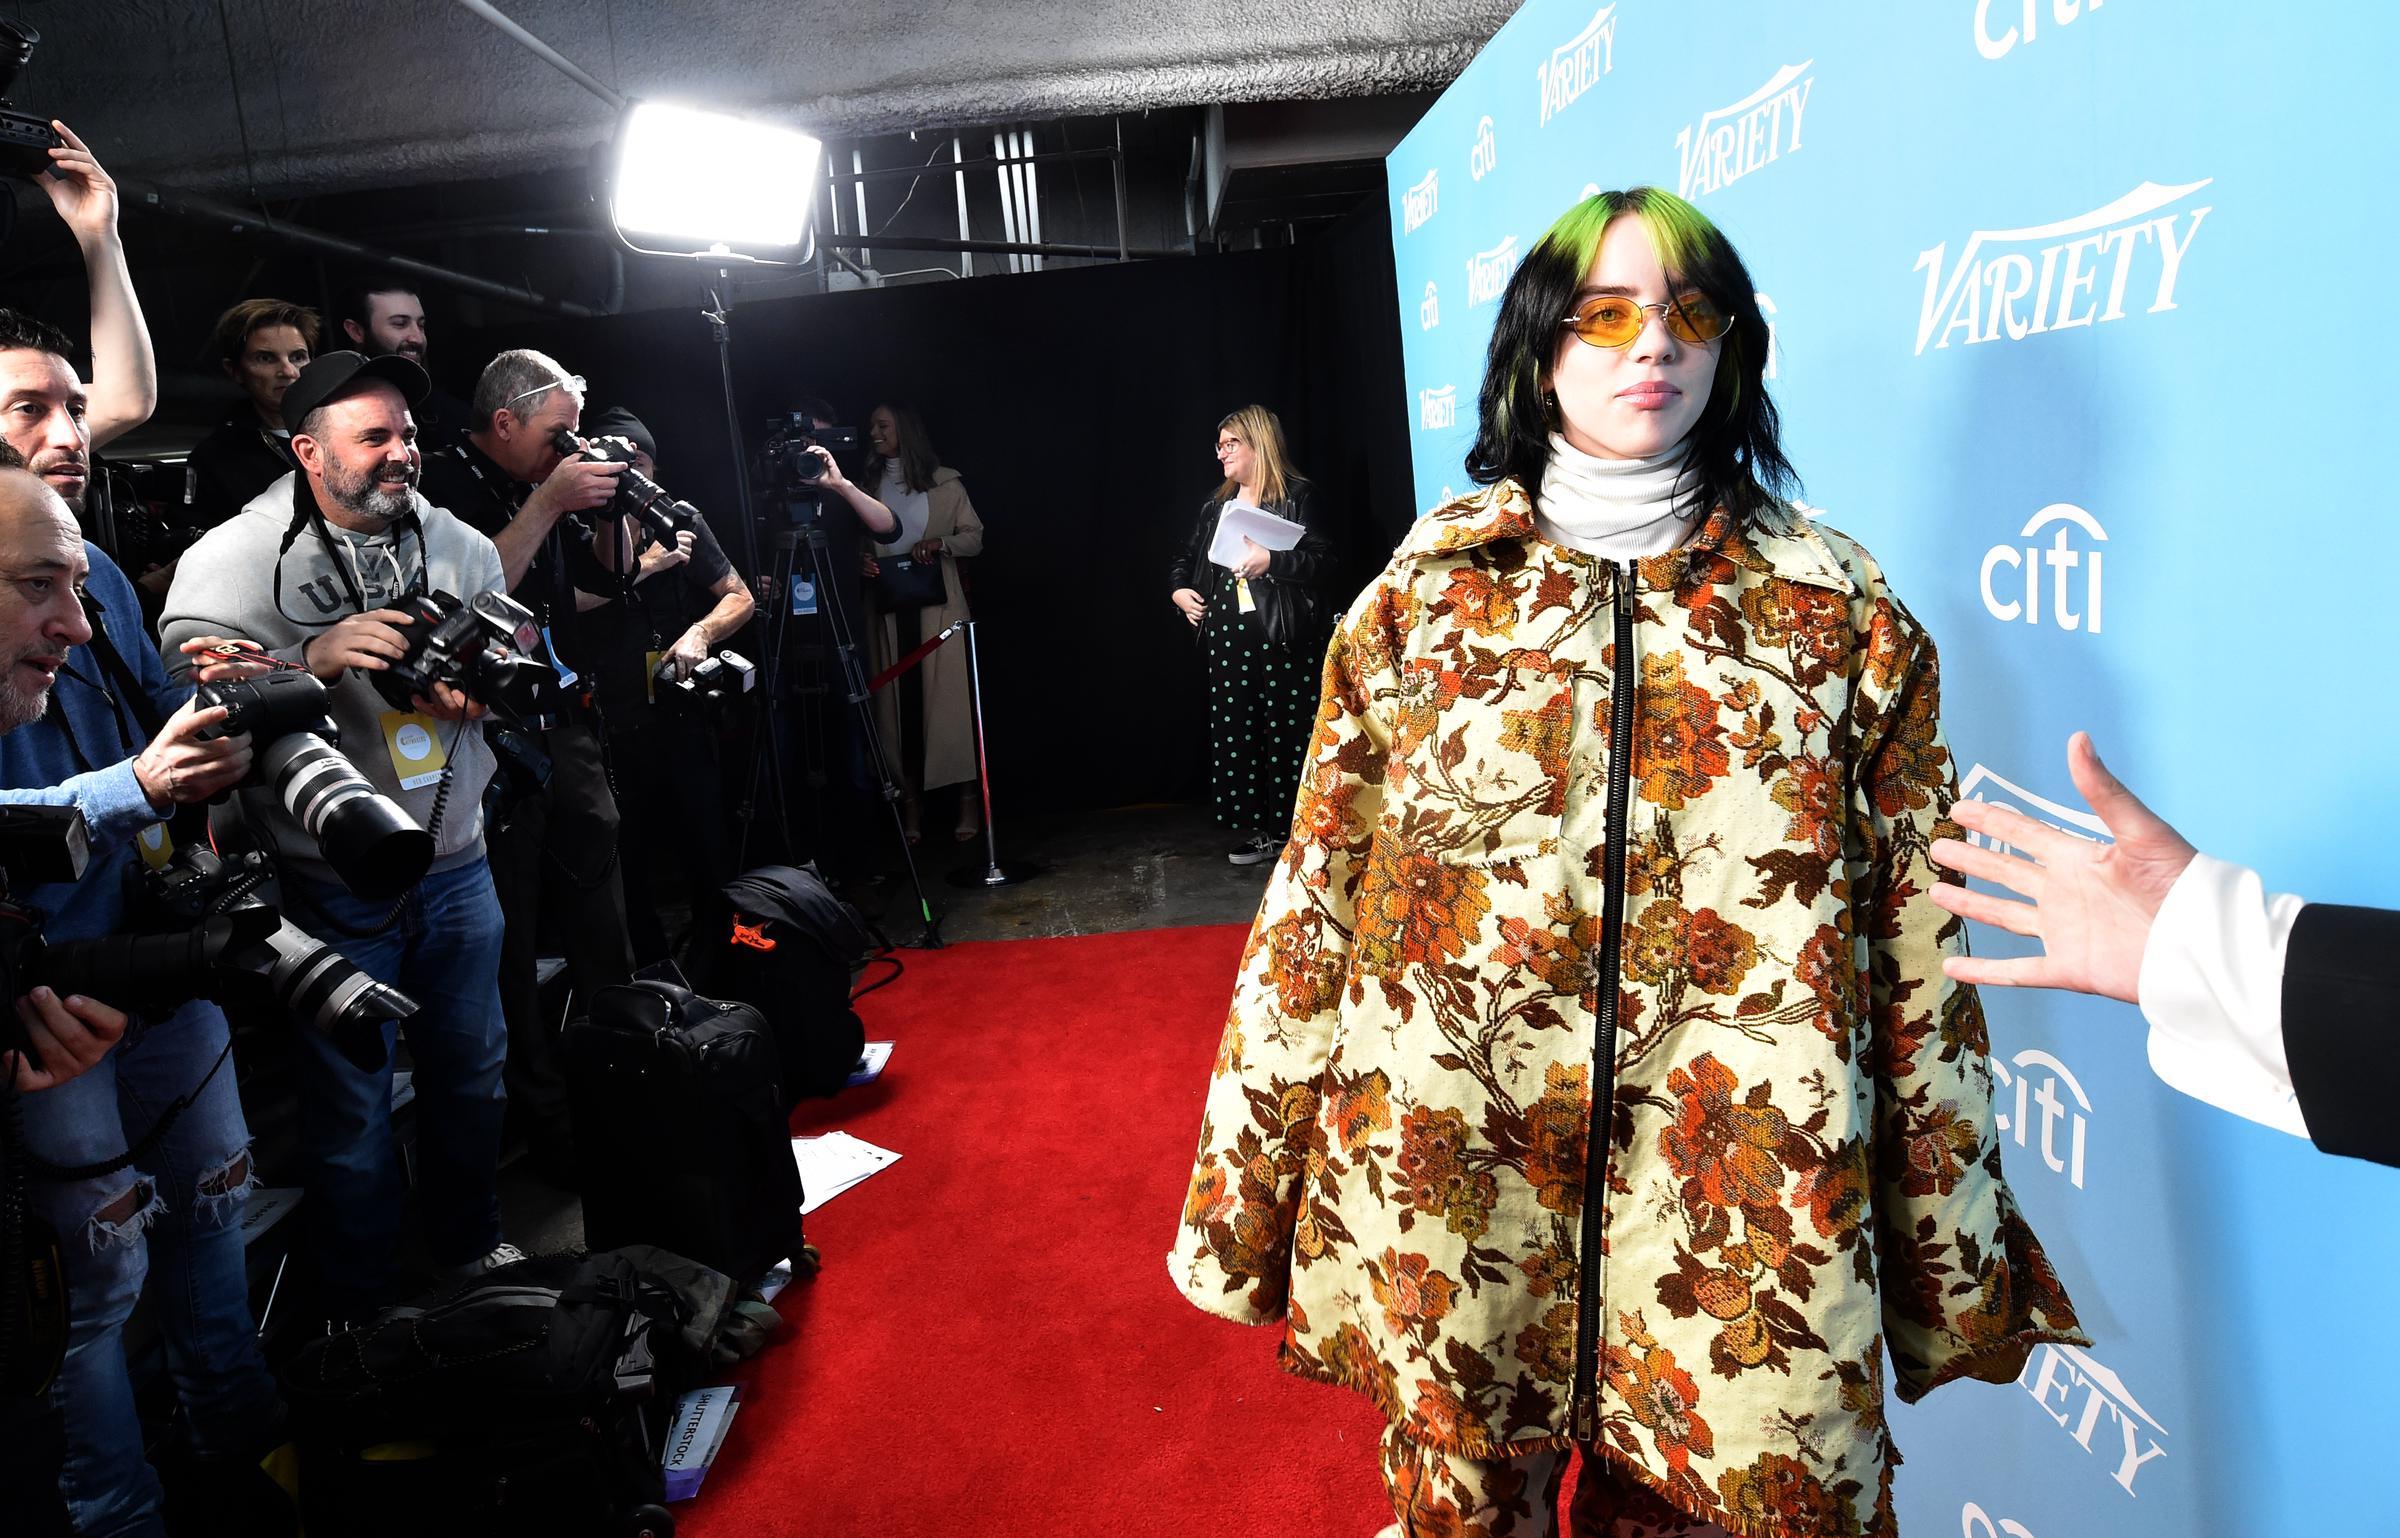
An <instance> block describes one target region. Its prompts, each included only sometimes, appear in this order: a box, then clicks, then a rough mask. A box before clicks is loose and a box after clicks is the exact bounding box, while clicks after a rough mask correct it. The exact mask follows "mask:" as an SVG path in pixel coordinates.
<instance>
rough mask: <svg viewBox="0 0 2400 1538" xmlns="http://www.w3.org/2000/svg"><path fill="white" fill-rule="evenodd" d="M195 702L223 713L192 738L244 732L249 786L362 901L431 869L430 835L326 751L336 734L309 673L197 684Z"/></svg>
mask: <svg viewBox="0 0 2400 1538" xmlns="http://www.w3.org/2000/svg"><path fill="white" fill-rule="evenodd" d="M375 676H376V677H377V679H378V680H380V679H381V678H382V677H383V676H384V675H382V674H380V673H379V674H377V675H375ZM197 697H198V700H199V703H200V704H202V705H218V706H222V707H224V710H225V719H224V720H223V721H220V722H218V723H217V724H216V725H215V726H212V727H210V728H208V730H207V731H205V732H203V733H202V734H201V735H202V736H204V737H210V738H215V737H233V736H238V735H240V734H241V733H243V732H248V733H249V734H250V740H251V747H252V752H253V754H254V758H253V763H254V764H255V766H256V767H255V768H254V769H253V770H252V771H251V777H250V778H251V783H253V784H258V785H266V786H270V787H272V788H273V789H274V792H275V795H276V798H277V799H278V800H280V801H281V802H282V803H283V809H284V810H285V811H286V812H289V813H290V814H291V817H292V820H293V821H294V822H296V823H298V824H300V826H301V828H302V829H303V830H305V831H306V832H307V834H308V836H309V837H310V838H313V839H315V840H316V841H317V845H318V847H319V849H321V850H322V851H323V853H324V856H325V863H326V864H328V865H330V866H332V867H333V873H334V874H335V875H337V876H339V877H341V879H342V885H344V886H346V887H348V888H349V889H350V890H351V891H353V892H356V893H357V894H358V895H359V896H361V897H365V898H369V899H376V898H384V897H397V896H399V895H400V894H401V893H402V892H405V891H407V890H408V889H409V888H410V887H412V886H414V885H416V884H417V878H418V877H420V876H422V875H424V874H425V872H426V871H427V870H428V869H430V868H431V867H432V865H433V835H432V834H430V833H428V832H426V831H425V830H424V829H423V828H420V827H418V826H417V825H416V823H415V822H414V821H412V820H411V819H410V817H409V815H408V813H406V812H405V811H402V810H401V808H400V805H399V803H398V802H396V801H394V800H393V799H392V798H391V797H389V796H387V795H385V794H383V792H381V791H379V790H377V789H376V788H375V787H374V786H373V785H372V784H370V783H369V782H368V780H367V777H366V776H365V775H363V774H361V773H359V772H358V769H357V768H356V766H354V765H353V764H352V763H351V762H350V760H348V759H347V758H344V757H343V756H342V754H341V751H340V750H339V749H337V748H336V747H335V746H334V744H335V743H336V742H339V741H340V740H341V732H340V730H339V728H337V727H336V726H335V725H334V724H333V718H332V717H331V716H330V715H328V714H326V694H325V686H324V685H323V684H321V683H319V682H318V681H317V679H316V676H315V675H314V674H312V673H309V672H307V671H306V670H304V669H296V668H295V669H286V670H282V671H278V672H273V673H269V674H267V675H266V676H265V677H263V678H251V679H245V680H242V681H240V682H238V683H213V684H202V685H200V687H199V689H198V691H197ZM404 698H405V697H404Z"/></svg>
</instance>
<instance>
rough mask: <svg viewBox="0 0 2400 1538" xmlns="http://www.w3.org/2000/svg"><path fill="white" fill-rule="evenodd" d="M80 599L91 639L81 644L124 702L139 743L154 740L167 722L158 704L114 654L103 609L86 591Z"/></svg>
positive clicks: (130, 667)
mask: <svg viewBox="0 0 2400 1538" xmlns="http://www.w3.org/2000/svg"><path fill="white" fill-rule="evenodd" d="M80 596H81V597H82V599H83V617H84V619H85V621H86V622H87V623H89V624H90V625H91V627H92V638H91V640H89V641H87V642H85V643H84V644H85V645H87V646H89V647H90V648H91V649H92V655H93V656H95V657H97V658H99V659H100V671H101V672H103V673H105V674H107V675H108V678H109V680H110V682H112V683H114V684H115V685H116V688H117V693H118V695H119V696H120V697H121V698H122V699H123V700H124V702H125V708H126V709H127V710H130V711H132V712H133V719H134V720H135V722H136V723H138V724H139V725H140V727H141V729H142V732H143V741H144V742H148V741H151V740H153V739H155V738H156V737H157V736H158V734H159V733H160V732H163V731H165V730H166V729H167V718H166V717H165V716H164V715H162V714H160V712H159V708H158V702H157V701H156V700H154V699H152V698H151V697H150V691H149V690H148V689H147V688H146V687H144V686H143V684H142V680H141V678H140V677H139V676H138V675H137V674H136V673H135V672H134V671H133V665H132V664H131V663H129V662H127V661H126V660H125V654H124V653H123V652H120V651H118V650H117V643H116V641H115V640H114V639H112V638H111V637H110V635H109V633H108V608H107V606H106V605H104V604H102V603H101V602H100V600H99V599H97V598H94V597H93V596H92V595H91V593H90V592H89V591H86V592H84V593H83V594H81V595H80ZM140 746H141V744H140V743H136V744H135V747H136V748H137V749H138V748H139V747H140Z"/></svg>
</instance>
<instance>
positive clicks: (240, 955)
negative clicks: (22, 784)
mask: <svg viewBox="0 0 2400 1538" xmlns="http://www.w3.org/2000/svg"><path fill="white" fill-rule="evenodd" d="M89 857H90V842H89V836H88V831H87V829H86V828H85V826H84V821H83V814H82V813H81V812H80V811H77V810H76V809H75V808H74V807H71V806H10V807H5V808H0V1049H9V1050H17V1051H23V1052H25V1053H27V1054H28V1055H29V1056H30V1055H32V1053H33V1047H32V1045H31V1043H30V1042H28V1041H27V1040H26V1039H25V1035H24V1030H23V1025H22V1022H20V1021H19V1020H18V1019H17V1015H16V1009H15V1002H16V1000H17V999H18V998H20V997H21V996H23V994H24V993H25V992H26V991H27V990H28V989H31V988H33V987H36V986H40V985H47V986H48V987H49V988H50V989H51V990H52V991H53V992H56V993H58V994H59V995H61V996H62V997H63V996H66V995H69V994H77V993H80V994H83V995H84V996H86V997H88V998H93V999H98V1000H99V1001H100V1002H102V1003H104V1004H108V1005H112V1006H114V1007H115V1008H118V1009H123V1010H129V1011H135V1012H139V1013H143V1014H150V1015H162V1014H165V1013H168V1012H169V1011H171V1010H173V1009H174V1008H176V1007H177V1006H178V1005H180V1004H182V1003H184V1002H185V1001H187V1000H190V999H196V998H219V999H221V998H224V997H225V996H227V995H228V994H238V993H239V992H241V991H243V990H244V989H253V990H255V989H262V988H263V990H264V991H265V992H266V994H267V995H268V996H270V997H272V998H273V999H274V1000H275V1001H276V1002H277V1003H278V1004H280V1005H282V1006H283V1008H284V1009H285V1010H286V1011H287V1012H289V1013H290V1015H291V1016H292V1018H293V1019H294V1020H295V1021H297V1022H298V1023H300V1024H301V1025H304V1026H307V1027H309V1028H310V1029H312V1030H316V1031H321V1032H323V1033H324V1034H325V1035H327V1036H328V1037H330V1038H331V1039H332V1041H333V1043H334V1045H335V1047H336V1048H338V1049H339V1050H340V1051H341V1053H342V1054H343V1056H345V1057H347V1058H349V1059H350V1060H351V1061H352V1062H354V1063H356V1064H358V1065H359V1066H360V1067H361V1068H374V1067H378V1066H380V1065H381V1064H382V1062H383V1060H384V1056H385V1052H386V1048H385V1046H384V1040H383V1026H384V1023H385V1022H386V1021H391V1020H404V1019H407V1018H408V1017H409V1016H411V1015H413V1014H415V1013H416V1012H417V1006H416V1004H415V1002H414V1001H413V1000H411V999H410V998H409V997H408V996H407V995H406V994H403V993H401V992H400V991H399V990H398V989H395V988H391V987H387V986H385V985H384V984H382V983H379V982H377V981H375V979H373V978H371V977H369V976H367V974H366V973H364V972H361V971H360V970H359V969H358V968H357V967H356V966H354V965H352V964H351V963H350V962H349V961H347V960H345V959H344V958H343V957H342V956H341V954H340V953H339V952H337V951H335V950H334V949H333V948H332V947H331V946H329V945H327V944H325V943H324V942H323V941H322V940H319V939H317V938H316V937H315V936H313V935H311V934H309V933H307V932H306V931H304V930H302V929H300V928H298V927H297V926H295V925H293V924H292V923H291V922H290V921H289V920H287V919H285V918H284V917H283V916H282V915H281V914H280V913H278V912H277V911H276V910H275V909H274V908H273V907H272V906H270V905H269V904H268V903H266V902H265V901H263V900H262V899H261V898H259V897H258V896H257V895H256V892H257V889H258V888H260V887H261V886H264V885H265V884H266V882H267V881H268V879H269V876H270V870H269V867H268V865H267V862H266V858H265V856H263V855H259V854H249V855H245V856H242V857H240V858H239V859H237V860H234V861H225V860H221V859H219V858H218V857H217V856H216V855H215V854H214V853H213V852H211V851H210V850H208V849H205V848H200V847H190V848H183V849H178V850H177V851H176V853H175V855H174V857H173V858H172V859H171V860H170V861H169V862H168V864H167V865H166V866H165V867H164V868H162V869H159V870H154V871H151V872H149V873H148V875H147V876H146V877H145V885H144V889H143V891H142V893H141V901H140V902H139V903H138V905H137V910H138V911H140V912H141V913H142V915H143V921H144V922H147V923H150V924H152V925H154V926H155V928H154V929H152V930H151V931H150V932H147V933H137V934H122V935H107V936H103V937H101V938H98V939H90V940H69V941H66V942H64V943H61V944H57V945H52V944H50V943H49V942H47V941H45V940H44V939H43V938H42V921H43V914H42V912H41V910H40V909H38V908H34V907H31V906H29V905H27V904H25V903H23V902H19V901H17V900H15V899H14V898H12V897H9V896H6V895H4V893H5V891H6V890H9V889H13V888H14V887H15V886H16V885H18V884H25V885H43V884H47V883H51V882H60V881H75V880H79V879H81V877H82V875H83V869H84V865H85V863H86V862H87V860H88V859H89Z"/></svg>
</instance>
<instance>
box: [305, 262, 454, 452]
mask: <svg viewBox="0 0 2400 1538" xmlns="http://www.w3.org/2000/svg"><path fill="white" fill-rule="evenodd" d="M334 318H335V319H336V320H338V321H340V322H341V326H342V335H344V336H346V337H348V338H349V339H350V346H351V347H352V348H353V349H354V350H356V351H358V352H362V353H365V354H366V355H367V356H368V357H370V358H373V357H379V356H381V355H382V354H384V353H390V352H396V353H398V354H400V355H401V356H402V357H404V358H406V359H408V360H409V361H410V362H411V363H414V364H415V365H417V367H419V368H421V369H423V370H425V372H426V374H427V375H428V376H430V375H431V374H432V373H433V364H432V362H431V361H430V360H429V359H428V358H427V356H426V340H425V333H426V332H427V331H428V330H430V329H431V328H432V325H433V320H432V317H431V316H429V315H427V314H426V313H425V301H424V300H422V299H420V298H418V297H417V291H416V289H415V288H414V287H413V286H412V285H411V284H410V283H409V281H408V279H406V278H403V277H401V276H400V275H399V274H397V273H390V272H374V273H368V274H367V275H365V276H364V277H360V278H356V279H353V280H352V281H351V282H350V284H349V285H348V286H347V287H345V288H344V289H343V290H342V294H341V309H340V310H339V311H338V312H337V313H336V315H335V317H334ZM467 412H468V407H467V403H466V402H465V401H462V400H460V399H459V398H458V397H457V396H455V395H452V394H451V393H450V392H449V391H447V390H445V389H443V388H442V387H441V386H440V385H439V384H436V385H435V386H434V387H433V388H432V389H430V390H428V391H426V392H425V398H424V399H423V400H422V401H419V402H418V403H417V404H416V405H415V406H413V407H411V408H410V410H409V415H411V416H413V417H415V418H416V419H417V441H418V442H420V443H424V444H428V445H431V444H436V443H447V442H449V441H450V440H451V439H452V438H453V437H455V436H457V435H458V434H459V433H462V432H465V431H466V430H467V429H468V428H469V427H470V426H472V425H473V424H472V423H471V422H469V421H468V419H467Z"/></svg>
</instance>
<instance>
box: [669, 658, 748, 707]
mask: <svg viewBox="0 0 2400 1538" xmlns="http://www.w3.org/2000/svg"><path fill="white" fill-rule="evenodd" d="M653 676H654V677H655V678H656V679H657V680H658V682H659V684H660V685H661V687H660V689H659V691H658V697H659V698H660V699H662V700H669V699H671V700H681V701H684V702H687V703H694V704H697V703H700V702H702V701H707V700H730V699H739V698H740V697H741V696H743V695H745V694H748V693H749V692H750V690H751V687H752V686H753V685H755V684H756V683H757V682H758V669H757V668H756V667H755V666H754V665H752V663H751V661H750V659H749V658H747V657H744V656H743V655H742V654H741V653H739V652H736V651H721V652H719V653H717V654H716V655H715V656H713V657H711V658H709V659H708V660H707V661H705V662H703V663H701V664H700V665H699V666H698V667H695V668H693V669H692V671H691V676H689V677H688V678H677V677H676V676H675V664H674V663H672V662H661V663H660V664H659V665H658V672H657V673H656V674H655V675H653Z"/></svg>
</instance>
